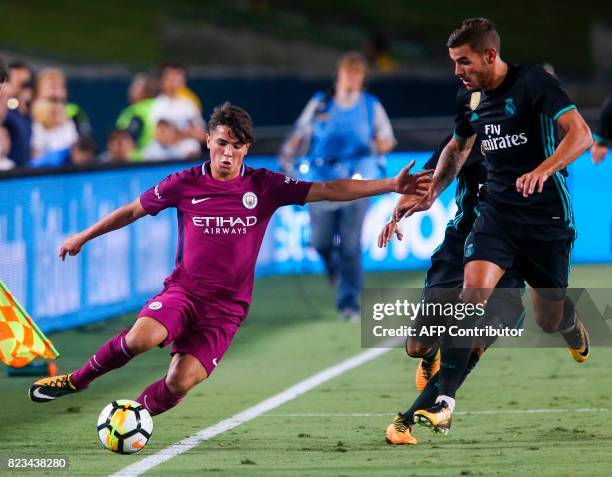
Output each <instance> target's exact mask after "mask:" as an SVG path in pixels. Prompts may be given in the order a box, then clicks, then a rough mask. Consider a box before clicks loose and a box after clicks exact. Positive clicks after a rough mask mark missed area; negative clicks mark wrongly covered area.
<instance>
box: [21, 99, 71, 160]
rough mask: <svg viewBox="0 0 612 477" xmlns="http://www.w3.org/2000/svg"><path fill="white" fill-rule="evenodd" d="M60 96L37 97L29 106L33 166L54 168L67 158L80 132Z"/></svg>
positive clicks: (68, 158)
mask: <svg viewBox="0 0 612 477" xmlns="http://www.w3.org/2000/svg"><path fill="white" fill-rule="evenodd" d="M64 106H65V105H64V102H63V100H61V99H60V98H54V99H37V100H36V101H35V102H34V105H33V106H32V116H33V118H34V124H33V125H32V156H33V158H34V159H33V160H32V164H31V165H32V167H57V166H63V165H66V164H67V163H68V162H69V161H70V148H71V147H72V145H73V144H74V143H75V142H77V140H78V139H79V135H78V133H77V130H76V126H75V125H74V122H73V121H71V120H70V119H69V118H68V116H67V115H66V109H65V107H64Z"/></svg>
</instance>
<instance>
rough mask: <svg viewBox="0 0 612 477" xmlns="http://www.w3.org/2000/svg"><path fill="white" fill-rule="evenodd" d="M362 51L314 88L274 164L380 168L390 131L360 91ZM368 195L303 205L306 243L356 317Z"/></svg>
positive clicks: (348, 170)
mask: <svg viewBox="0 0 612 477" xmlns="http://www.w3.org/2000/svg"><path fill="white" fill-rule="evenodd" d="M366 73H367V63H366V60H365V58H364V57H363V56H362V55H360V54H359V53H348V54H346V55H344V56H343V57H342V58H341V59H340V61H339V62H338V70H337V77H336V83H335V88H334V90H333V92H331V93H325V92H318V93H315V95H314V96H313V97H312V99H311V100H310V101H309V102H308V104H307V105H306V107H305V108H304V111H303V112H302V114H301V115H300V117H299V119H298V121H297V124H296V127H295V130H294V132H293V133H292V134H291V136H290V137H289V139H288V140H287V141H286V143H285V145H284V146H283V148H282V151H281V155H280V164H281V167H282V168H283V169H284V170H285V171H287V172H288V173H290V174H292V173H293V172H294V171H295V173H296V174H298V175H301V176H302V178H303V179H305V180H315V181H318V180H333V179H351V178H352V179H376V178H379V177H382V175H384V174H382V173H383V172H384V157H383V156H382V155H383V154H385V153H387V152H389V151H391V149H392V148H393V146H394V145H395V137H394V136H393V130H392V128H391V123H390V122H389V118H388V116H387V113H386V112H385V110H384V108H383V106H382V105H381V104H380V101H379V100H378V98H376V97H375V96H372V95H371V94H369V93H366V92H364V83H365V79H366ZM368 204H369V201H368V199H360V200H356V201H352V202H342V203H341V202H320V203H316V204H310V205H309V212H310V222H311V229H312V240H311V241H312V246H313V247H314V248H315V249H316V250H317V252H318V253H319V255H320V256H321V258H322V259H323V262H324V264H325V269H326V272H327V276H328V278H329V280H330V283H332V284H333V285H336V284H338V293H337V300H336V306H337V309H338V311H339V312H340V314H341V315H342V316H343V317H344V318H345V319H346V320H350V321H357V320H358V319H359V313H360V302H361V289H362V287H363V272H362V267H361V228H362V225H363V221H364V218H365V214H366V211H367V209H368Z"/></svg>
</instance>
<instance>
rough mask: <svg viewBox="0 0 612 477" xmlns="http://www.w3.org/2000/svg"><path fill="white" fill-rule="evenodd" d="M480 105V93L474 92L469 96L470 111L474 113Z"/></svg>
mask: <svg viewBox="0 0 612 477" xmlns="http://www.w3.org/2000/svg"><path fill="white" fill-rule="evenodd" d="M479 104H480V91H474V92H473V93H472V95H471V96H470V109H471V110H472V111H474V110H475V109H476V108H477V107H478V105H479Z"/></svg>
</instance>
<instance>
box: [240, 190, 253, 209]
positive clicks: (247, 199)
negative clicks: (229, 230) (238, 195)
mask: <svg viewBox="0 0 612 477" xmlns="http://www.w3.org/2000/svg"><path fill="white" fill-rule="evenodd" d="M242 205H244V206H245V207H246V208H247V209H254V208H255V207H257V196H256V195H255V193H254V192H245V193H244V195H243V196H242Z"/></svg>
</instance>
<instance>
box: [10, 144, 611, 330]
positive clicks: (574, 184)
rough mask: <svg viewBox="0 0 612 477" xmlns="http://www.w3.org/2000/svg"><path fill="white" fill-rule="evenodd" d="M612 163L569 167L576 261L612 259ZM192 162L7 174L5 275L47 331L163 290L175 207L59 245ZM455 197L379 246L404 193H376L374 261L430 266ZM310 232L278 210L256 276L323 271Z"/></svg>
mask: <svg viewBox="0 0 612 477" xmlns="http://www.w3.org/2000/svg"><path fill="white" fill-rule="evenodd" d="M427 157H429V154H428V153H398V154H392V155H390V156H389V158H388V162H387V173H388V175H392V174H395V173H397V171H399V170H400V169H401V167H403V166H404V165H405V164H407V163H408V162H409V161H410V160H412V159H415V160H416V161H417V168H416V169H418V166H419V165H421V164H423V163H424V162H425V160H426V159H427ZM611 161H612V160H611V159H609V160H608V161H606V162H604V163H603V164H601V165H599V166H593V165H592V164H591V162H590V158H589V156H588V155H587V154H585V155H584V156H583V157H581V158H580V159H579V160H578V161H576V163H574V164H573V165H572V167H571V169H570V177H569V189H570V192H571V195H572V199H573V204H574V212H575V217H576V226H577V229H578V240H577V242H576V245H575V247H574V255H573V261H574V263H609V262H612V247H611V241H610V236H611V233H612V229H611V227H612V194H611V193H610V186H609V184H611V183H612V162H611ZM248 163H249V165H251V166H253V167H268V168H270V169H276V163H275V160H274V158H271V157H255V158H249V159H248ZM187 166H188V165H186V164H184V163H182V164H176V165H173V164H170V165H167V164H165V165H154V164H152V165H151V166H148V167H139V168H126V169H112V170H99V171H94V172H78V173H63V174H57V175H47V176H38V177H22V178H14V179H6V180H1V181H0V279H2V280H3V281H4V282H5V283H6V284H7V286H8V287H9V289H10V290H12V292H13V293H14V294H15V296H16V297H17V299H18V300H19V301H21V302H22V304H23V305H24V306H25V307H26V309H27V310H28V311H29V312H30V314H31V315H32V316H33V317H34V319H35V320H36V321H37V323H38V324H39V325H40V327H41V328H42V329H43V330H44V331H52V330H59V329H65V328H70V327H74V326H78V325H80V324H84V323H87V322H90V321H95V320H99V319H103V318H107V317H112V316H116V315H117V314H119V313H122V312H126V311H130V310H134V309H138V308H139V307H140V306H142V304H143V303H144V302H145V301H146V300H147V299H148V298H150V297H151V296H152V295H153V294H155V293H157V292H159V290H160V289H161V286H162V282H163V280H164V278H165V277H166V276H167V275H168V274H169V273H170V271H171V270H172V266H173V263H174V253H175V247H176V240H177V230H176V213H175V211H174V210H166V211H164V212H162V213H160V214H159V215H158V216H156V217H145V218H143V219H141V220H139V221H138V222H136V223H134V224H132V225H130V226H129V227H125V228H124V229H121V230H117V231H114V232H112V233H109V234H106V235H104V236H101V237H98V238H97V239H95V240H93V241H92V242H90V243H88V244H87V245H86V246H85V247H84V249H83V251H82V253H81V254H79V255H77V256H75V257H68V258H67V259H66V261H64V262H62V261H61V260H60V259H59V258H58V250H59V248H60V245H61V244H62V242H63V241H64V239H65V238H66V237H68V236H70V235H71V234H74V233H76V232H78V231H80V230H82V229H84V228H86V227H87V226H89V225H91V224H93V223H94V222H96V221H97V220H99V219H100V218H101V217H103V216H104V215H106V214H108V213H109V212H111V211H112V210H113V209H115V208H117V207H119V206H121V205H123V204H125V203H127V202H129V201H131V200H133V199H134V198H135V197H138V195H139V194H140V193H142V192H143V191H144V190H146V189H147V188H149V187H151V186H153V185H155V184H156V183H157V182H159V181H160V180H161V179H162V178H163V177H165V176H166V175H168V174H170V173H171V172H174V171H176V170H178V169H180V168H184V167H187ZM453 196H454V187H449V189H447V190H446V191H445V193H444V194H443V195H442V196H441V197H440V199H439V200H438V201H437V202H436V203H435V204H434V205H433V207H432V208H431V209H430V210H429V211H426V212H424V213H420V214H417V215H415V216H413V217H411V218H410V219H409V220H407V221H405V223H404V224H403V228H404V240H403V241H401V242H398V241H394V242H392V243H391V244H390V246H389V247H388V248H384V249H380V248H378V247H377V245H376V239H377V235H378V232H379V231H380V229H381V228H382V227H383V225H384V224H385V223H386V221H387V219H388V217H389V216H390V214H391V211H392V210H393V207H394V205H395V202H396V200H397V196H396V195H395V194H388V195H385V196H381V197H377V198H375V199H372V200H371V204H370V208H369V211H368V214H367V216H366V219H365V225H364V227H363V232H362V242H363V252H364V254H363V257H364V258H363V260H364V267H365V269H366V270H367V271H382V270H408V269H425V268H427V267H428V266H429V257H430V256H431V253H432V252H433V250H434V249H435V248H436V246H437V245H438V244H439V243H440V242H441V240H442V238H443V236H444V230H445V227H446V223H447V222H448V220H449V219H450V218H451V217H452V216H453V215H454V213H455V211H456V205H455V203H454V200H453ZM309 235H310V223H309V216H308V211H307V208H306V207H297V206H291V207H284V208H281V209H279V210H278V211H277V213H276V214H275V216H274V217H273V219H272V221H271V222H270V226H269V228H268V231H267V233H266V237H265V239H264V243H263V245H262V248H261V252H260V256H259V260H258V263H257V270H256V273H257V276H265V275H275V274H302V273H318V272H321V271H322V264H321V262H320V260H319V259H318V256H317V253H316V252H315V251H314V250H313V249H312V248H311V247H309V246H308V242H309Z"/></svg>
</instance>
